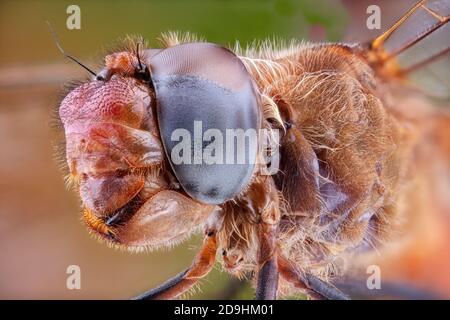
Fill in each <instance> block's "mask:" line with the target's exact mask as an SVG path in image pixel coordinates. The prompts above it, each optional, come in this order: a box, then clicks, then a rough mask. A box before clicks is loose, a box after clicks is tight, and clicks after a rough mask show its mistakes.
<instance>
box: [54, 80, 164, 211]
mask: <svg viewBox="0 0 450 320" xmlns="http://www.w3.org/2000/svg"><path fill="white" fill-rule="evenodd" d="M150 102H151V101H150V96H149V93H148V91H147V90H146V88H145V87H144V86H142V85H139V84H138V83H137V81H136V80H133V79H132V78H120V77H113V78H111V79H110V80H109V81H108V82H103V81H92V82H89V83H86V84H84V85H81V86H80V87H78V88H76V89H75V90H74V91H72V92H71V93H70V94H69V95H67V97H66V98H65V99H64V100H63V102H62V104H61V107H60V110H59V112H60V117H61V120H62V122H63V124H64V129H65V134H66V141H67V142H66V143H67V149H66V152H67V161H68V165H69V168H70V173H71V175H72V176H73V178H74V179H76V180H77V181H79V183H80V195H81V198H82V200H83V202H84V204H85V206H86V207H87V208H88V209H90V210H92V211H93V212H95V213H96V215H98V216H107V215H109V214H110V213H111V212H113V211H114V210H117V209H118V208H120V207H122V206H123V205H125V204H126V203H127V202H129V201H130V200H131V199H132V198H134V196H136V195H137V194H138V193H139V192H140V191H141V190H142V188H143V187H144V183H145V170H147V169H149V168H152V167H158V166H160V165H161V164H162V162H163V159H164V158H163V149H162V146H161V143H160V140H159V138H158V136H157V132H155V130H154V129H155V128H156V124H155V122H154V118H153V116H152V113H151V109H150V105H151V104H150Z"/></svg>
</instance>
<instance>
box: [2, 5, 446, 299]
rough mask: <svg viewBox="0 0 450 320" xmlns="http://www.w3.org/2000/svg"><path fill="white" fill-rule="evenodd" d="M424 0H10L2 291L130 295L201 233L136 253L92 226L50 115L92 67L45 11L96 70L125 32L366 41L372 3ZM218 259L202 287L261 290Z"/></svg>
mask: <svg viewBox="0 0 450 320" xmlns="http://www.w3.org/2000/svg"><path fill="white" fill-rule="evenodd" d="M414 2H415V1H414V0H412V1H408V0H404V1H376V0H370V1H365V0H363V1H361V0H354V1H351V0H346V1H338V0H335V1H333V0H304V1H295V0H248V1H237V0H231V1H230V0H229V1H224V0H210V1H207V0H194V1H182V0H172V1H167V0H165V1H163V0H159V1H135V0H128V1H114V2H112V1H99V0H96V1H92V0H91V1H75V2H74V1H50V0H47V1H20V0H19V1H17V0H14V1H13V0H2V1H0V46H1V50H0V146H1V151H0V298H3V299H96V298H99V299H122V298H129V297H132V296H134V295H136V294H138V293H140V292H142V291H144V290H146V289H148V288H150V287H153V286H155V285H157V284H159V283H161V282H162V281H164V280H166V279H167V278H168V277H170V276H173V275H175V274H176V273H178V272H179V271H181V270H182V269H184V268H185V267H187V266H188V265H189V264H190V262H191V259H192V257H193V256H194V254H195V252H196V248H198V245H199V243H200V240H201V239H200V238H199V237H193V238H192V239H191V240H190V241H188V242H186V243H184V244H183V245H180V246H178V247H177V248H175V249H173V250H171V251H167V250H161V251H158V252H151V253H142V254H130V253H126V252H120V251H116V250H113V249H109V248H108V247H106V246H105V245H103V244H101V243H99V242H97V241H96V240H95V239H93V238H92V237H90V236H89V234H88V233H87V231H86V229H85V227H84V226H83V225H82V223H81V220H80V203H79V200H78V198H77V195H76V194H74V193H72V192H69V191H68V190H67V189H66V187H65V185H64V180H63V177H62V172H61V170H60V169H59V165H58V163H57V161H56V160H55V156H54V148H55V146H54V143H53V141H54V140H55V133H54V132H53V129H52V126H51V122H52V119H51V114H52V109H55V108H57V107H58V106H57V103H58V101H59V94H60V91H61V88H62V86H63V84H64V83H66V82H67V81H69V80H73V79H80V78H83V77H85V76H86V72H85V71H84V70H83V69H82V68H80V67H78V66H77V65H75V64H74V63H72V62H70V61H68V60H66V59H64V57H62V56H61V54H60V53H59V52H58V50H57V49H56V47H55V44H54V42H53V40H52V38H51V36H50V33H49V31H48V28H47V25H46V21H50V22H51V23H52V25H53V27H54V29H55V30H56V32H57V33H58V36H59V39H60V41H61V44H62V45H63V47H64V48H65V50H66V51H67V52H69V53H71V54H72V55H74V56H76V57H77V58H79V59H80V60H81V61H83V62H84V63H86V64H87V65H88V66H90V67H91V68H93V69H94V70H98V69H97V66H98V63H99V62H101V58H102V56H101V53H102V51H103V48H104V47H108V46H109V45H110V44H111V43H114V41H115V40H117V39H118V38H121V37H123V36H125V35H127V34H141V35H142V36H144V38H146V39H147V40H148V41H149V43H150V45H152V46H156V45H157V42H156V40H155V39H156V38H157V37H158V35H159V34H160V33H161V32H164V31H168V30H180V31H190V32H193V33H196V34H198V35H201V36H203V37H205V38H206V39H208V40H209V41H210V42H216V43H220V44H223V45H227V44H233V43H234V42H235V41H236V40H239V42H240V43H241V44H243V45H245V44H247V43H251V42H252V41H253V40H255V39H265V38H267V37H270V38H272V37H277V38H285V39H291V38H296V39H306V40H312V41H349V42H359V41H366V40H368V39H370V38H372V37H373V36H375V35H377V34H378V33H379V32H380V31H379V30H368V29H367V28H366V23H365V21H366V18H367V14H366V9H367V7H368V6H369V5H370V4H377V5H379V6H380V7H381V8H382V20H381V30H384V29H385V28H386V27H388V26H389V25H391V24H392V22H393V21H394V20H396V19H397V18H398V17H399V16H401V14H402V13H404V12H405V10H406V9H407V8H408V7H410V6H411V4H412V3H414ZM71 4H76V5H78V6H79V7H80V9H81V29H80V30H68V29H67V28H66V19H67V17H68V14H67V13H66V9H67V7H68V6H69V5H71ZM69 265H78V266H80V268H81V290H68V289H67V288H66V279H67V277H68V274H67V273H66V269H67V267H68V266H69ZM220 269H221V267H219V265H217V266H216V268H215V270H214V271H213V272H212V273H211V274H210V275H209V276H208V277H207V278H206V279H205V280H203V282H202V286H201V292H200V291H198V292H197V293H195V294H194V296H193V298H208V299H217V298H227V299H239V298H252V297H253V291H252V289H251V287H250V286H249V285H248V284H245V283H239V282H238V281H236V280H231V278H230V276H229V275H228V274H226V273H224V272H221V270H220ZM444 291H445V290H443V292H444Z"/></svg>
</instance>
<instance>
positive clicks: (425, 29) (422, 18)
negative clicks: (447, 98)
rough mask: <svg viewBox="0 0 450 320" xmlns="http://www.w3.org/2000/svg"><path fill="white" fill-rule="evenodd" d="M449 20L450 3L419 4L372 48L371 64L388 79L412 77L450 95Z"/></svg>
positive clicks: (428, 1) (445, 0)
mask: <svg viewBox="0 0 450 320" xmlns="http://www.w3.org/2000/svg"><path fill="white" fill-rule="evenodd" d="M449 20H450V0H422V1H419V2H418V3H417V4H416V5H414V6H413V7H412V8H411V9H410V10H408V11H407V12H406V13H405V14H404V15H403V16H402V17H401V18H400V19H399V20H398V21H397V22H396V23H395V24H394V25H393V26H392V27H391V28H389V29H388V30H387V31H386V32H384V33H383V34H382V35H380V36H379V37H377V38H375V39H374V40H373V41H372V42H371V43H370V44H369V47H368V50H367V52H366V56H367V59H368V61H369V63H370V64H371V65H372V66H373V67H374V69H375V70H376V71H377V72H378V73H379V74H380V75H382V76H384V77H386V78H389V77H391V78H392V77H404V76H406V75H408V76H411V77H412V78H416V79H420V80H421V82H422V83H421V84H422V85H425V86H428V87H432V88H433V90H434V91H435V93H437V94H439V95H447V94H449V93H450V89H449V88H450V80H449V79H448V69H449V62H450V61H449V59H448V53H449V52H450V24H448V21H449ZM424 67H426V68H424ZM424 69H426V70H425V71H424ZM436 89H437V91H438V92H436Z"/></svg>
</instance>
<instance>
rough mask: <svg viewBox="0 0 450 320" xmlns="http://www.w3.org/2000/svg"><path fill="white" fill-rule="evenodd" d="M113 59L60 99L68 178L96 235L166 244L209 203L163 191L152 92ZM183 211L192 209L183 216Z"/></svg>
mask: <svg viewBox="0 0 450 320" xmlns="http://www.w3.org/2000/svg"><path fill="white" fill-rule="evenodd" d="M125 55H126V54H125ZM119 56H120V55H119ZM114 57H117V54H115V55H112V56H108V57H107V63H109V68H108V64H107V68H106V70H107V71H108V72H107V74H108V77H107V79H105V80H104V81H103V80H102V81H99V80H94V81H91V82H88V83H85V84H83V85H81V86H79V87H77V88H76V89H74V90H73V91H72V92H70V93H69V94H68V95H67V96H66V97H65V98H64V100H63V101H62V103H61V106H60V109H59V115H60V118H61V121H62V123H63V125H64V130H65V137H66V157H67V163H68V166H69V169H70V178H71V180H73V181H74V182H76V183H77V185H78V186H79V193H80V196H81V200H82V202H83V207H84V219H85V222H86V223H87V225H88V226H89V228H90V229H91V230H93V231H94V232H95V233H96V234H97V235H100V236H101V237H102V238H106V239H107V240H110V241H113V242H114V243H117V244H124V245H127V246H132V247H140V246H160V245H165V244H170V242H173V241H177V240H179V239H180V238H182V237H184V236H186V235H187V234H189V233H190V232H191V231H192V230H191V229H194V227H195V226H197V225H199V224H200V223H201V222H202V220H203V219H204V218H205V217H206V215H207V214H208V213H209V212H210V211H211V210H212V207H211V206H205V205H201V204H198V203H197V202H194V201H193V200H191V199H190V198H188V197H186V196H185V195H183V194H182V193H180V192H178V191H181V190H178V191H175V190H170V191H169V190H168V189H176V187H175V186H176V185H177V183H175V181H174V179H173V178H172V175H171V174H170V173H169V172H166V171H165V170H164V159H165V158H164V157H165V155H164V150H163V146H162V144H161V139H160V137H159V132H158V129H157V122H156V118H155V112H154V106H153V105H154V103H153V101H152V96H153V92H152V90H151V89H150V87H149V86H148V85H146V84H145V82H143V81H141V80H137V79H136V78H134V77H133V76H130V75H129V73H130V70H132V68H131V67H130V66H129V65H128V66H127V68H122V69H121V68H120V66H121V65H120V63H121V62H123V61H124V55H121V56H120V59H119V60H120V61H117V59H115V58H114ZM128 57H131V54H128ZM108 59H109V60H108ZM108 61H109V62H108ZM126 61H127V60H125V62H126ZM129 61H133V60H132V59H130V60H129ZM112 66H114V68H112ZM121 70H125V71H126V72H124V73H121V72H120V71H121ZM186 211H187V212H186ZM189 211H195V212H196V213H195V214H194V215H191V216H190V217H189V219H186V218H183V213H184V214H185V215H186V214H188V213H189ZM177 223H179V224H180V225H177ZM167 242H169V243H167Z"/></svg>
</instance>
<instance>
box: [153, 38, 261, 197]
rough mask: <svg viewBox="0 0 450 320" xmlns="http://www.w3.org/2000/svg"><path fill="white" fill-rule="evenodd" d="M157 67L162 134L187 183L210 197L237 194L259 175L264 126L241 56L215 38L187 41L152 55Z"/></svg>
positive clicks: (176, 168) (184, 184) (183, 183)
mask: <svg viewBox="0 0 450 320" xmlns="http://www.w3.org/2000/svg"><path fill="white" fill-rule="evenodd" d="M151 74H152V81H153V84H154V87H155V93H156V101H157V115H158V125H159V130H160V134H161V139H162V141H163V145H164V148H165V151H166V155H167V157H168V159H169V162H170V165H171V167H172V169H173V171H174V174H175V176H176V178H177V179H178V181H179V183H180V185H181V187H182V188H183V190H184V191H185V192H186V193H187V194H189V196H191V197H192V198H194V199H196V200H198V201H200V202H203V203H208V204H221V203H224V202H226V201H228V200H230V199H233V198H235V197H236V196H237V195H238V194H239V193H240V192H241V191H242V190H243V189H244V188H245V186H246V185H247V184H248V183H249V181H250V180H251V177H252V175H253V170H254V167H255V163H256V157H257V152H258V142H257V136H258V129H259V128H260V126H261V124H260V121H261V116H260V109H259V93H258V91H257V88H256V86H255V85H254V82H253V79H252V77H251V76H250V74H249V73H248V71H247V70H246V68H245V66H244V65H243V63H242V61H241V60H240V59H239V58H238V57H237V56H236V55H235V54H234V53H233V52H231V51H229V50H227V49H225V48H223V47H220V46H217V45H215V44H211V43H187V44H181V45H178V46H174V47H170V48H167V49H164V50H163V51H161V52H160V53H158V54H156V55H155V56H153V57H152V60H151ZM236 135H237V136H238V137H237V138H236V139H235V136H236ZM249 137H254V139H252V138H249ZM247 138H248V139H247ZM237 139H243V140H242V141H239V140H237ZM191 146H192V147H191Z"/></svg>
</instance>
